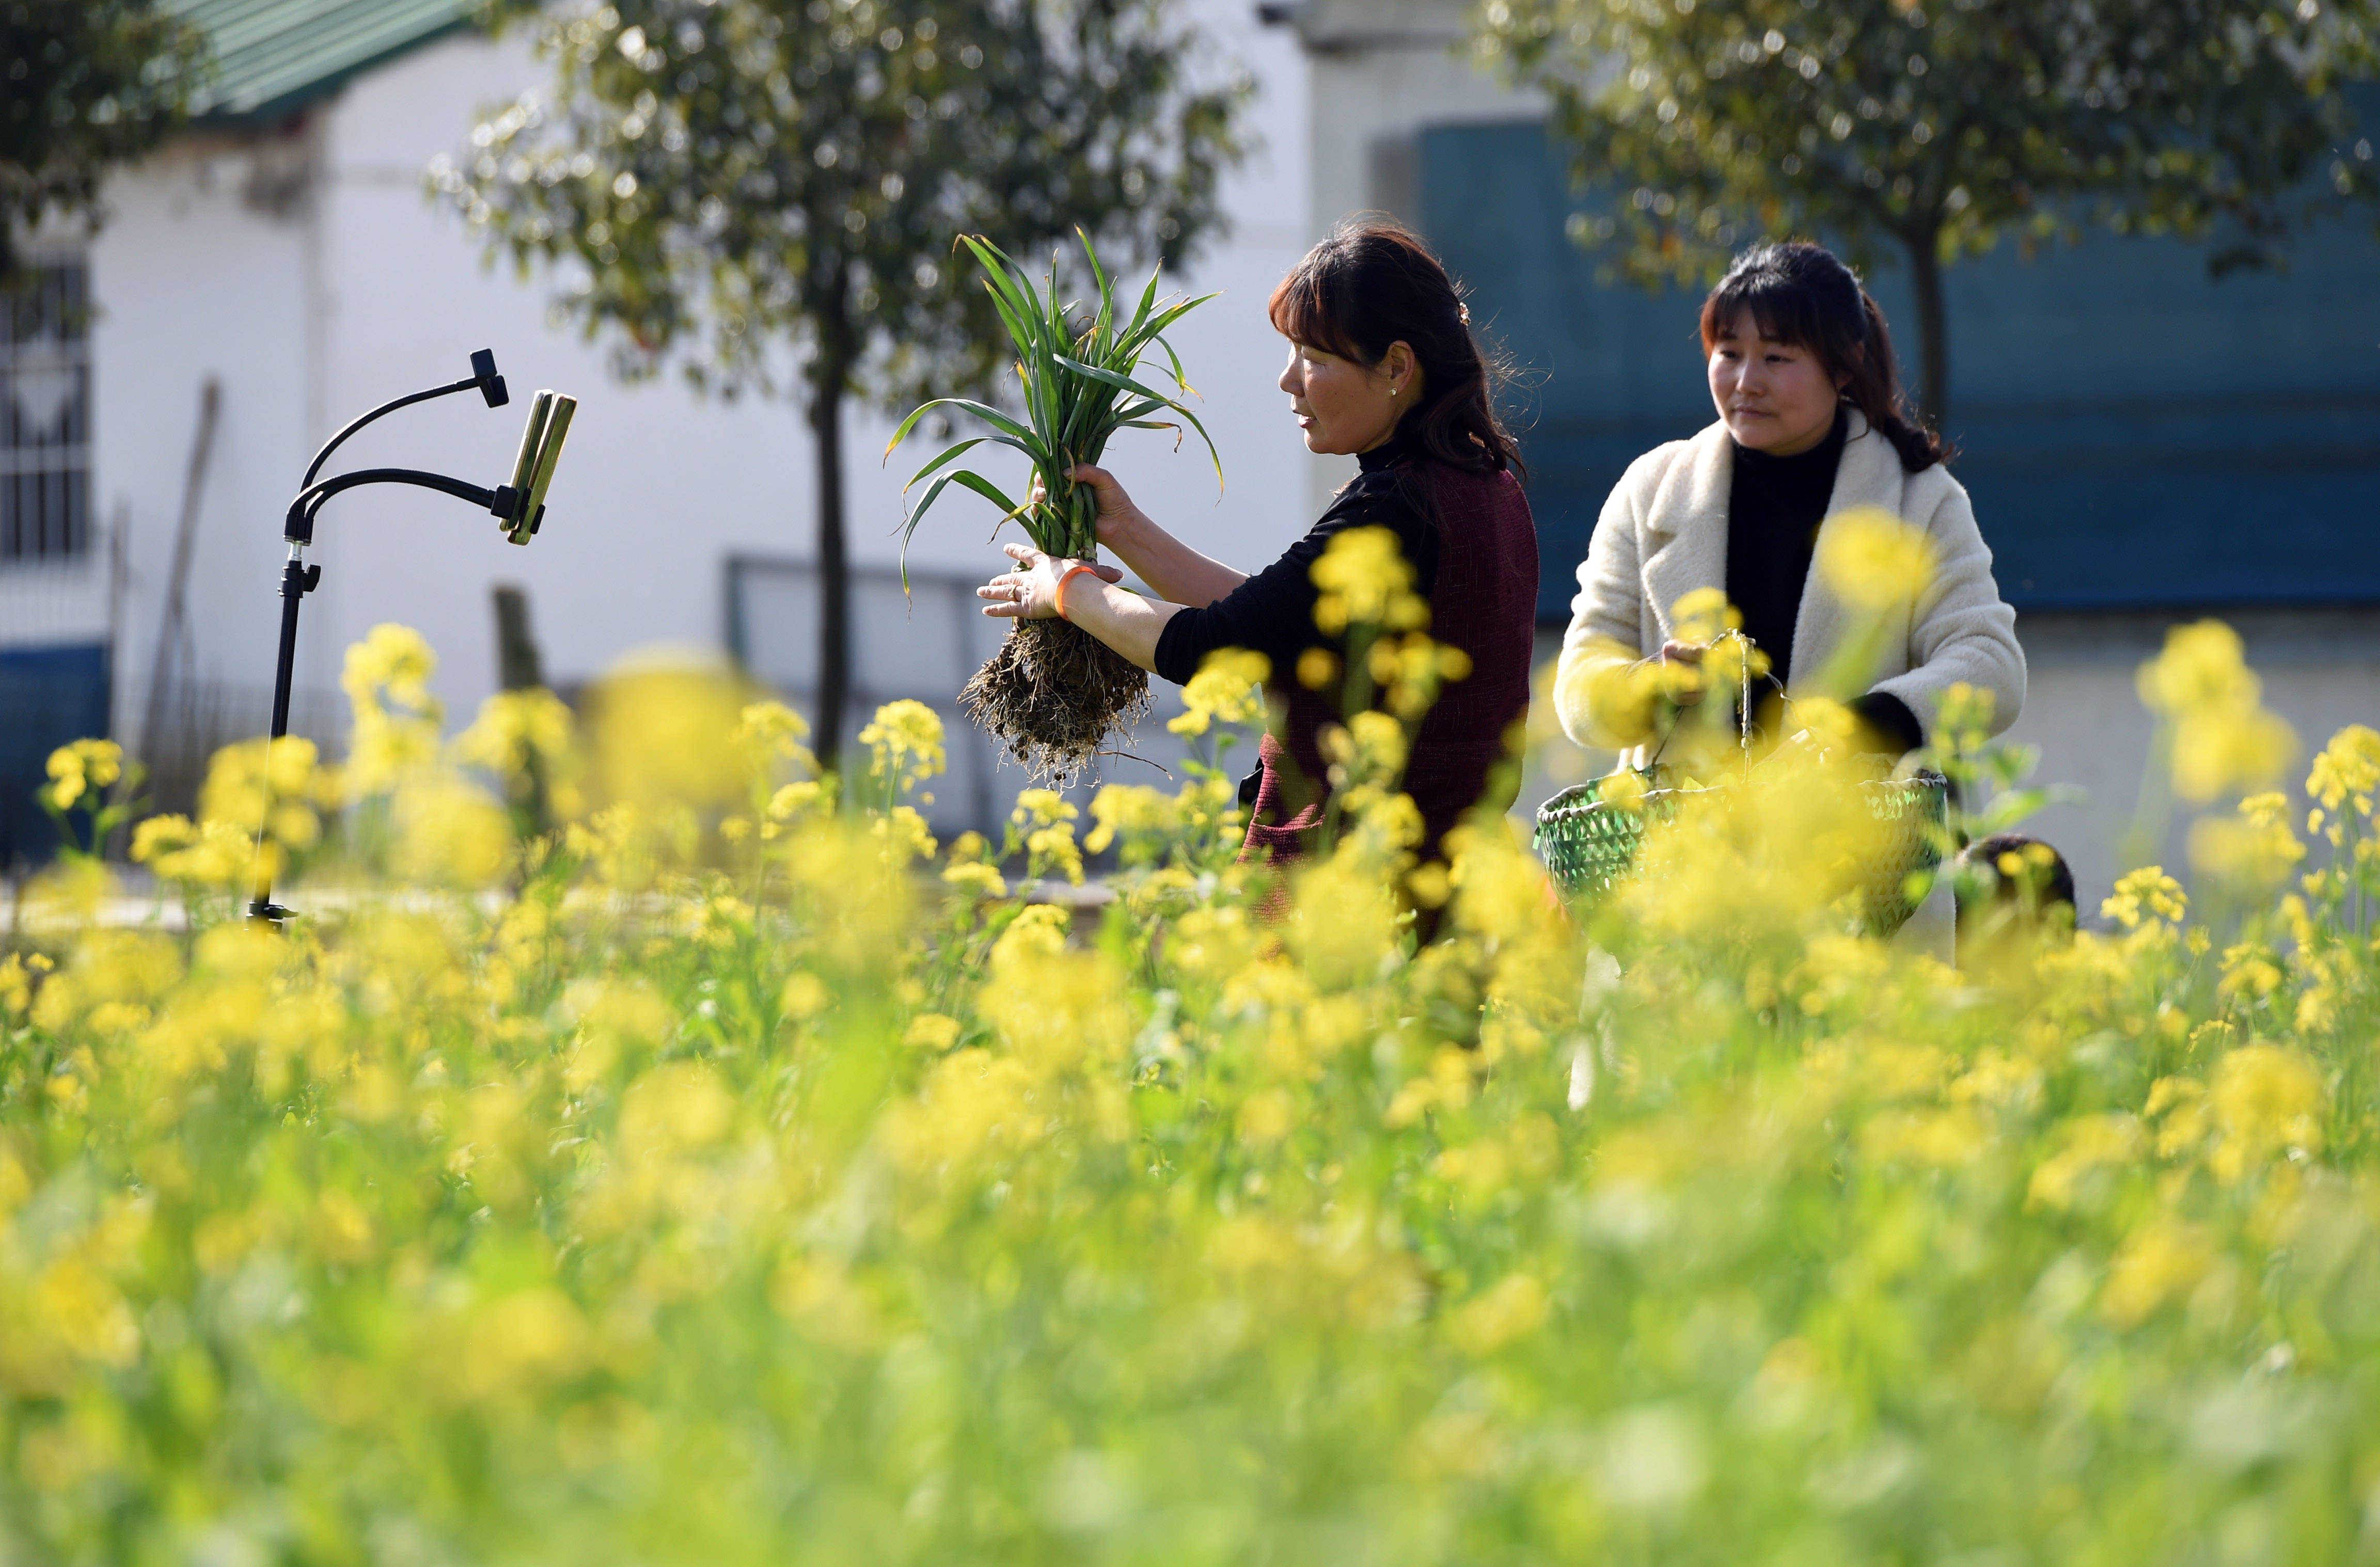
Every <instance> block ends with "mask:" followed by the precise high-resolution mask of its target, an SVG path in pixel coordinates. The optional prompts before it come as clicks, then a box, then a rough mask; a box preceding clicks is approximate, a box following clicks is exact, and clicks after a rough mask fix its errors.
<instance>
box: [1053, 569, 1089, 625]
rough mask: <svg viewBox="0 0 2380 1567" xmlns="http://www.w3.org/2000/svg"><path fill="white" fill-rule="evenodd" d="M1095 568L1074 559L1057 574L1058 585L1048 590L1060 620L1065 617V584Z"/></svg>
mask: <svg viewBox="0 0 2380 1567" xmlns="http://www.w3.org/2000/svg"><path fill="white" fill-rule="evenodd" d="M1097 569H1098V568H1097V567H1095V566H1089V565H1084V564H1083V563H1082V562H1081V561H1076V562H1075V564H1074V565H1070V566H1068V567H1067V568H1066V569H1065V570H1064V571H1063V572H1062V573H1060V574H1059V577H1058V586H1057V587H1056V588H1055V589H1052V590H1051V591H1050V603H1051V604H1052V605H1053V606H1054V607H1055V608H1056V609H1057V611H1058V618H1059V619H1060V620H1064V619H1065V618H1066V584H1067V583H1069V582H1072V581H1073V580H1075V577H1077V576H1079V575H1080V574H1081V573H1083V572H1086V571H1089V572H1094V573H1095V572H1096V571H1097Z"/></svg>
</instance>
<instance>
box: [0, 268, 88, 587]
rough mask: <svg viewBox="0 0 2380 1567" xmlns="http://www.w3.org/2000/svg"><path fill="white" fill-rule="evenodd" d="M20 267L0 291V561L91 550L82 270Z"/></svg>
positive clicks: (37, 560)
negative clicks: (20, 282)
mask: <svg viewBox="0 0 2380 1567" xmlns="http://www.w3.org/2000/svg"><path fill="white" fill-rule="evenodd" d="M27 272H28V273H29V274H30V275H29V277H28V278H27V281H26V283H25V285H24V286H22V287H21V288H18V289H14V290H10V291H7V292H5V293H0V568H5V567H8V566H18V565H54V564H57V563H60V562H66V561H74V560H79V559H81V558H82V557H83V556H84V555H85V554H87V553H89V551H90V549H91V335H90V331H89V327H90V321H91V308H90V294H91V285H90V279H89V274H88V273H87V272H86V271H85V269H84V266H83V263H82V261H80V260H79V259H78V260H58V261H42V262H38V263H35V264H33V265H31V266H30V267H29V268H27Z"/></svg>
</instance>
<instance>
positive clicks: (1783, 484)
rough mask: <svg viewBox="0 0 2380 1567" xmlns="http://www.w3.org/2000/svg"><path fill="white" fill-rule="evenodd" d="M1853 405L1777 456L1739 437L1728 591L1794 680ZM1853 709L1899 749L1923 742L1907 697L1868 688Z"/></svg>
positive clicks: (1750, 628)
mask: <svg viewBox="0 0 2380 1567" xmlns="http://www.w3.org/2000/svg"><path fill="white" fill-rule="evenodd" d="M1850 434H1851V412H1850V409H1849V408H1848V407H1845V408H1843V409H1840V410H1838V411H1837V413H1836V415H1835V427H1834V429H1833V430H1831V431H1828V433H1827V438H1826V439H1825V440H1824V441H1821V442H1819V443H1817V444H1816V445H1815V446H1813V447H1811V448H1810V449H1809V450H1808V451H1806V452H1796V453H1795V454H1794V455H1793V456H1790V457H1774V456H1769V455H1768V454H1767V453H1766V452H1755V451H1753V450H1752V449H1750V448H1749V447H1746V446H1743V445H1736V446H1735V451H1734V456H1735V475H1734V478H1733V480H1732V481H1731V482H1730V484H1729V486H1728V493H1727V596H1728V601H1729V602H1730V603H1732V604H1734V605H1735V607H1736V608H1737V609H1738V610H1739V611H1741V612H1742V613H1743V631H1744V635H1746V636H1747V637H1750V638H1752V640H1753V642H1754V643H1755V645H1757V646H1758V647H1759V648H1760V649H1761V650H1762V651H1764V652H1766V653H1767V655H1768V658H1769V665H1770V672H1771V673H1772V674H1775V675H1776V676H1777V678H1778V679H1779V680H1781V681H1787V682H1788V683H1790V682H1791V677H1792V663H1793V628H1794V626H1795V625H1796V624H1797V623H1798V622H1799V621H1800V620H1801V617H1802V589H1803V586H1804V584H1806V583H1807V582H1808V581H1809V578H1810V562H1811V560H1812V558H1813V557H1814V556H1815V554H1816V553H1817V548H1818V525H1819V524H1820V523H1822V522H1824V521H1825V520H1826V517H1827V503H1828V501H1830V500H1832V499H1833V498H1834V493H1835V475H1836V473H1837V471H1838V470H1839V469H1840V468H1841V466H1842V459H1843V443H1844V442H1845V440H1846V439H1848V437H1849V436H1850ZM1851 708H1852V711H1853V712H1855V713H1857V714H1858V715H1859V717H1860V718H1861V719H1862V720H1864V722H1865V723H1867V725H1868V727H1869V728H1871V729H1873V730H1874V731H1876V735H1878V736H1879V737H1880V738H1881V739H1883V740H1884V741H1886V742H1888V745H1889V747H1890V748H1891V749H1893V750H1895V751H1912V750H1915V749H1916V748H1917V747H1919V746H1921V745H1923V744H1925V731H1924V730H1923V729H1922V728H1921V727H1920V726H1919V724H1918V723H1917V715H1916V714H1915V713H1913V712H1912V711H1910V710H1909V704H1908V703H1906V702H1904V701H1902V700H1901V699H1900V698H1898V697H1896V696H1893V695H1892V694H1891V693H1889V692H1886V691H1871V692H1869V693H1868V694H1867V695H1866V696H1864V697H1861V698H1858V699H1856V700H1854V701H1853V702H1852V703H1851Z"/></svg>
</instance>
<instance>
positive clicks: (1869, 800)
mask: <svg viewBox="0 0 2380 1567" xmlns="http://www.w3.org/2000/svg"><path fill="white" fill-rule="evenodd" d="M1602 784H1603V781H1602V780H1600V779H1598V780H1597V781H1596V782H1594V783H1590V784H1579V785H1577V786H1576V787H1575V788H1570V789H1564V790H1563V791H1562V792H1561V793H1560V794H1559V795H1556V796H1554V797H1553V798H1552V799H1550V800H1548V801H1547V802H1546V803H1545V804H1544V805H1542V806H1540V807H1538V808H1537V830H1536V839H1535V843H1536V851H1537V856H1538V857H1539V858H1541V859H1543V860H1544V861H1545V862H1546V869H1548V871H1550V872H1551V873H1552V875H1553V880H1554V885H1555V886H1556V887H1558V888H1560V891H1561V893H1562V895H1563V896H1565V897H1568V898H1573V899H1585V900H1593V899H1596V898H1600V897H1602V896H1603V895H1604V894H1605V893H1609V892H1610V891H1611V889H1612V888H1614V887H1616V886H1618V885H1619V884H1620V883H1621V882H1622V881H1626V880H1627V879H1628V877H1629V876H1630V875H1631V874H1632V872H1633V869H1634V866H1635V862H1636V847H1637V845H1638V844H1640V843H1641V842H1643V840H1644V837H1645V829H1646V828H1648V827H1650V826H1651V825H1652V824H1653V823H1655V822H1657V821H1666V820H1670V818H1672V817H1674V816H1675V815H1676V814H1677V812H1678V808H1679V807H1680V805H1681V804H1682V803H1683V801H1684V800H1685V799H1686V797H1687V796H1690V795H1695V794H1716V793H1722V792H1725V793H1732V791H1718V790H1694V789H1653V790H1648V791H1647V792H1646V793H1645V797H1644V799H1643V801H1642V803H1641V804H1640V805H1639V806H1638V808H1636V809H1633V810H1628V809H1622V808H1620V807H1617V806H1614V805H1613V804H1612V803H1611V802H1609V800H1606V799H1604V798H1603V797H1602ZM1859 787H1860V797H1861V798H1862V799H1863V800H1864V802H1865V803H1866V805H1867V808H1868V809H1869V810H1870V811H1871V812H1873V813H1874V814H1875V816H1876V820H1878V821H1879V822H1882V823H1884V824H1885V825H1886V827H1887V829H1888V831H1887V832H1886V834H1885V835H1884V838H1883V841H1882V842H1881V843H1880V844H1878V845H1877V847H1876V852H1875V853H1874V854H1873V855H1872V856H1870V857H1869V859H1868V862H1867V863H1866V864H1864V865H1863V866H1862V867H1860V869H1859V871H1858V873H1857V877H1856V890H1857V891H1858V893H1859V894H1860V902H1861V905H1862V910H1863V915H1864V918H1863V923H1864V925H1865V926H1866V927H1867V929H1870V930H1872V931H1874V932H1875V933H1876V934H1877V935H1889V934H1891V933H1892V932H1893V931H1895V930H1898V929H1900V927H1901V926H1902V925H1903V924H1905V923H1907V921H1908V919H1909V917H1910V916H1911V915H1912V914H1914V913H1915V912H1916V908H1917V905H1915V904H1914V903H1913V902H1911V901H1910V897H1909V881H1910V878H1911V876H1912V875H1913V874H1924V875H1931V874H1932V872H1933V871H1934V870H1935V869H1936V868H1937V867H1938V866H1939V865H1940V864H1941V858H1942V854H1941V847H1940V844H1941V829H1942V828H1943V826H1944V824H1945V823H1946V822H1947V820H1949V784H1947V783H1946V782H1945V781H1944V779H1943V777H1942V775H1941V774H1940V773H1938V772H1921V773H1918V774H1917V775H1916V776H1915V777H1913V778H1890V779H1881V780H1877V781H1876V782H1873V783H1867V784H1861V785H1860V786H1859Z"/></svg>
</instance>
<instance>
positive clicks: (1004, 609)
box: [975, 490, 1123, 620]
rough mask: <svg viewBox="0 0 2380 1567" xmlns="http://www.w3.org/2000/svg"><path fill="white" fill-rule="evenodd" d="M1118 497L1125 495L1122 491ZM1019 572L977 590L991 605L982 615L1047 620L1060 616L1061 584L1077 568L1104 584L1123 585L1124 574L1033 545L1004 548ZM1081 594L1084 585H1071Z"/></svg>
mask: <svg viewBox="0 0 2380 1567" xmlns="http://www.w3.org/2000/svg"><path fill="white" fill-rule="evenodd" d="M1116 493H1118V494H1122V493H1123V491H1121V490H1119V491H1117V492H1116ZM1003 548H1005V549H1006V550H1007V552H1008V557H1009V559H1011V560H1013V561H1014V562H1015V563H1016V569H1015V570H1014V571H1011V572H1003V573H1002V574H1001V575H1000V576H998V577H993V578H992V579H991V580H990V582H987V583H985V584H984V585H983V586H982V587H980V588H978V589H976V590H975V596H976V597H977V598H978V599H987V600H990V602H989V603H987V604H985V605H984V609H983V613H986V614H988V615H990V616H992V617H994V618H995V619H1002V620H1048V619H1050V617H1051V616H1053V615H1055V614H1056V613H1058V580H1059V578H1061V577H1063V576H1065V574H1066V573H1067V572H1069V571H1071V570H1072V569H1074V568H1075V566H1078V565H1087V566H1089V567H1090V568H1091V572H1092V574H1093V575H1095V576H1096V577H1099V580H1100V581H1102V582H1121V581H1123V571H1122V570H1121V569H1120V568H1119V567H1116V566H1111V565H1097V564H1095V563H1093V562H1090V561H1075V560H1067V559H1065V558H1063V557H1062V556H1058V555H1045V554H1043V553H1041V552H1040V551H1038V550H1037V549H1035V548H1034V547H1033V546H1032V545H1030V544H1009V545H1005V546H1003ZM1071 586H1072V588H1073V590H1074V591H1075V592H1078V593H1079V592H1081V591H1082V590H1083V584H1081V583H1079V582H1077V583H1074V584H1072V585H1071Z"/></svg>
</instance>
